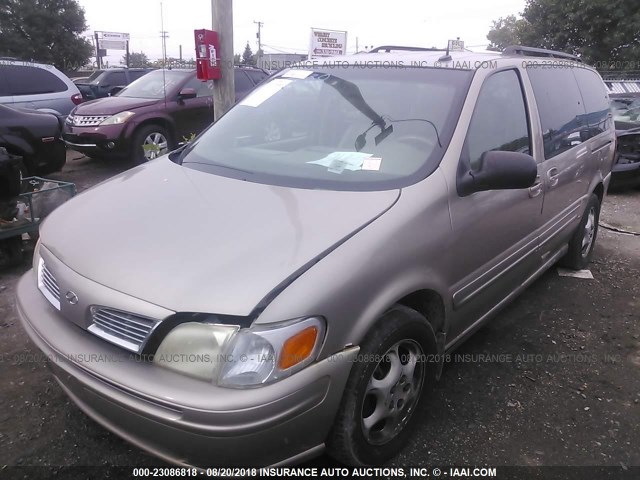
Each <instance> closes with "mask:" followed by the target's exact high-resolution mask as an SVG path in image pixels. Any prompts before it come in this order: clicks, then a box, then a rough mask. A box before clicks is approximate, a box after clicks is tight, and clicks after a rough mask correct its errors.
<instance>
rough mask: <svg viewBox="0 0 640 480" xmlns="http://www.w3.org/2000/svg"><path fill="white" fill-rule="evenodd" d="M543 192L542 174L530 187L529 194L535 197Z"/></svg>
mask: <svg viewBox="0 0 640 480" xmlns="http://www.w3.org/2000/svg"><path fill="white" fill-rule="evenodd" d="M541 193H542V182H541V181H540V175H538V176H537V177H536V181H535V182H534V184H533V185H531V186H530V187H529V196H530V197H531V198H535V197H537V196H539V195H540V194H541Z"/></svg>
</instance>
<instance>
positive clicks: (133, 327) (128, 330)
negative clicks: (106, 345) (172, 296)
mask: <svg viewBox="0 0 640 480" xmlns="http://www.w3.org/2000/svg"><path fill="white" fill-rule="evenodd" d="M90 312H91V320H92V321H93V324H92V325H91V326H90V327H89V331H90V332H91V333H93V334H94V335H97V336H98V337H101V338H103V339H105V340H107V341H109V342H111V343H115V344H116V345H119V346H121V347H122V348H126V349H127V350H130V351H132V352H135V353H140V351H141V350H142V347H143V346H144V344H145V343H146V341H147V339H148V338H149V336H150V335H151V332H152V331H153V329H154V328H155V327H156V325H158V323H159V322H158V321H157V320H153V319H151V318H147V317H143V316H140V315H135V314H133V313H127V312H122V311H120V310H113V309H111V308H104V307H95V306H94V307H91V309H90Z"/></svg>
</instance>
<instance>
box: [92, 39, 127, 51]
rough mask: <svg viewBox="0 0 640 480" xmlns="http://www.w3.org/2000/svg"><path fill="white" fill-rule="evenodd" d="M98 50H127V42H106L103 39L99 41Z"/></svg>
mask: <svg viewBox="0 0 640 480" xmlns="http://www.w3.org/2000/svg"><path fill="white" fill-rule="evenodd" d="M98 48H104V49H106V50H126V49H127V41H126V40H105V39H103V38H101V39H99V40H98Z"/></svg>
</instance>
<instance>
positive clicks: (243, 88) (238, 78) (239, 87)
mask: <svg viewBox="0 0 640 480" xmlns="http://www.w3.org/2000/svg"><path fill="white" fill-rule="evenodd" d="M234 73H235V84H236V92H237V93H244V92H247V91H249V90H251V89H252V88H253V83H251V80H249V79H248V78H247V76H246V75H245V74H244V72H243V71H242V70H240V69H236V70H234Z"/></svg>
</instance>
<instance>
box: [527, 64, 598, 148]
mask: <svg viewBox="0 0 640 480" xmlns="http://www.w3.org/2000/svg"><path fill="white" fill-rule="evenodd" d="M572 70H573V68H543V67H538V68H529V69H528V70H527V73H528V74H529V78H530V79H531V84H532V85H533V92H534V95H535V97H536V103H537V105H538V112H539V113H540V122H541V124H542V135H543V139H544V156H545V158H552V157H555V156H556V155H558V154H560V153H562V152H565V151H567V150H569V149H570V148H573V147H575V146H576V145H580V144H581V143H582V142H583V141H584V140H585V138H584V132H582V134H581V130H584V129H585V128H586V126H587V124H586V115H585V109H584V105H583V104H582V97H581V95H580V90H578V85H577V84H576V80H575V77H574V75H573V72H572Z"/></svg>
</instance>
